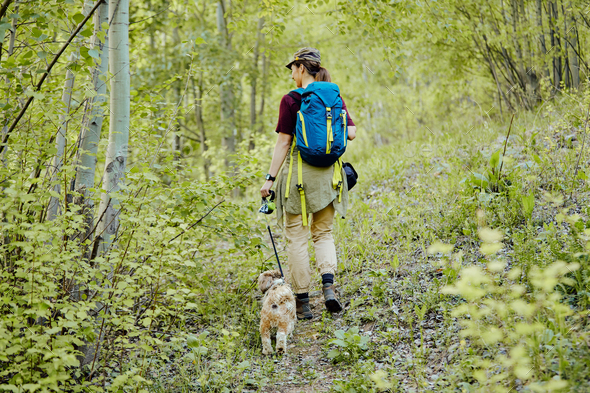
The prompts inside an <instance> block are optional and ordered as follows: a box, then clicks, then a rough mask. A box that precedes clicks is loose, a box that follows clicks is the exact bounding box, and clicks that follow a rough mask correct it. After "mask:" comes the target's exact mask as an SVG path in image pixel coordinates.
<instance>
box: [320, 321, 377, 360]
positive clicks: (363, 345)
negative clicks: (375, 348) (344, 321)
mask: <svg viewBox="0 0 590 393" xmlns="http://www.w3.org/2000/svg"><path fill="white" fill-rule="evenodd" d="M334 335H335V336H336V338H335V339H332V340H330V341H328V343H329V344H331V345H334V346H335V348H334V349H332V350H331V351H330V352H329V353H328V357H329V358H330V359H332V360H333V361H334V362H336V363H338V362H347V363H353V362H356V361H357V360H358V359H359V358H360V357H361V356H362V355H363V354H364V353H365V351H367V350H368V349H369V343H370V338H369V337H367V336H364V335H361V334H359V329H358V328H357V327H356V326H355V327H352V328H350V329H348V330H347V331H346V332H345V331H344V330H336V331H335V332H334Z"/></svg>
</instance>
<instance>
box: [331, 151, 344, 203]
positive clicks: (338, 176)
mask: <svg viewBox="0 0 590 393" xmlns="http://www.w3.org/2000/svg"><path fill="white" fill-rule="evenodd" d="M343 185H344V180H343V179H342V159H341V158H338V161H336V163H334V176H332V187H333V188H334V189H335V190H337V189H339V192H338V202H341V201H342V188H343V187H342V186H343Z"/></svg>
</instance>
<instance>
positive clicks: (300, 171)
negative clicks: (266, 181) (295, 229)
mask: <svg viewBox="0 0 590 393" xmlns="http://www.w3.org/2000/svg"><path fill="white" fill-rule="evenodd" d="M296 144H297V137H296V136H294V137H293V142H292V143H291V155H290V156H289V160H290V161H289V174H288V175H287V185H286V190H285V199H287V198H289V190H290V189H291V177H292V175H293V149H295V145H296ZM297 190H298V191H299V196H300V197H301V220H302V222H303V226H304V227H306V226H307V208H306V206H305V190H304V189H303V160H302V159H301V153H300V152H299V151H298V152H297Z"/></svg>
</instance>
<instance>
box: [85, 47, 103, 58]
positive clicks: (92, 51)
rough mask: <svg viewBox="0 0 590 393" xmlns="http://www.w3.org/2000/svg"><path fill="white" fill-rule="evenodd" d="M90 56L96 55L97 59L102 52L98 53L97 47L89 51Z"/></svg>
mask: <svg viewBox="0 0 590 393" xmlns="http://www.w3.org/2000/svg"><path fill="white" fill-rule="evenodd" d="M88 56H90V57H94V58H95V59H98V58H99V56H100V54H99V53H98V51H97V50H96V49H90V50H89V51H88Z"/></svg>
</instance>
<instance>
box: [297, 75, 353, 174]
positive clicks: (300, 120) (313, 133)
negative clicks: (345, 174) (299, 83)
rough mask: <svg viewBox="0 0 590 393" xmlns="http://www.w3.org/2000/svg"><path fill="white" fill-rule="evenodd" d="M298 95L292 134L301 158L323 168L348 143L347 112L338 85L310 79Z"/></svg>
mask: <svg viewBox="0 0 590 393" xmlns="http://www.w3.org/2000/svg"><path fill="white" fill-rule="evenodd" d="M294 91H296V92H297V93H299V94H301V108H300V109H299V112H297V125H296V127H295V136H296V143H297V148H298V149H299V151H300V152H301V158H303V160H304V161H305V162H307V163H308V164H310V165H313V166H320V167H326V166H330V165H332V164H334V163H335V162H336V161H338V158H340V156H342V154H344V151H345V150H346V145H347V142H348V128H347V126H346V111H345V110H343V109H342V98H340V89H339V88H338V85H337V84H335V83H331V82H312V83H310V84H309V85H307V87H306V88H305V89H303V88H299V89H296V90H294Z"/></svg>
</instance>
